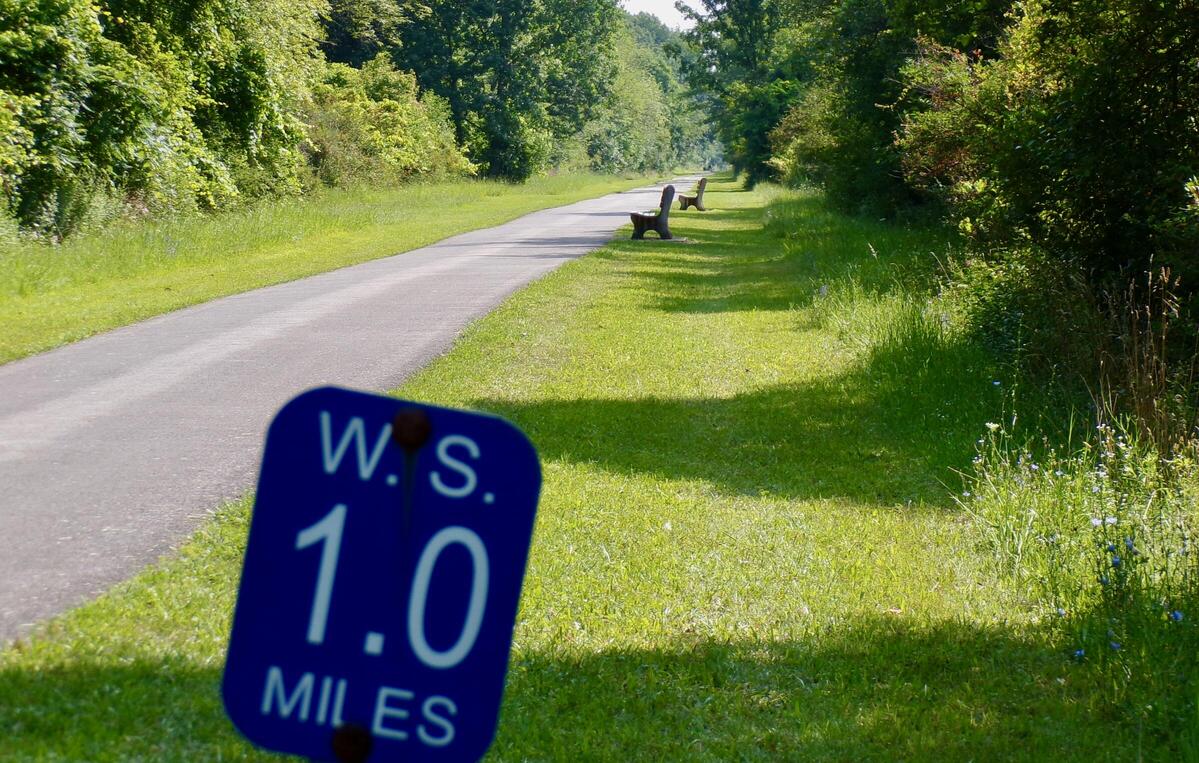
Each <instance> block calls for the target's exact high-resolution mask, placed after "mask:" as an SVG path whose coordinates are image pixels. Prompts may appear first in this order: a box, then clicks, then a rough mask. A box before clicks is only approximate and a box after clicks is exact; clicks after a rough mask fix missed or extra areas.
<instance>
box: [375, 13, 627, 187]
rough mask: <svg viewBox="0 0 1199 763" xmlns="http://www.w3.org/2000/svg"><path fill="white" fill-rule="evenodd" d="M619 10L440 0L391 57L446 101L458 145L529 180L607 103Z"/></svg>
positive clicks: (496, 170) (496, 173) (485, 167)
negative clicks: (612, 47) (413, 72)
mask: <svg viewBox="0 0 1199 763" xmlns="http://www.w3.org/2000/svg"><path fill="white" fill-rule="evenodd" d="M618 14H619V10H618V8H617V7H616V5H615V3H614V2H613V0H586V1H585V2H570V1H568V0H505V1H504V2H500V3H483V2H468V3H461V2H451V1H450V0H437V1H436V2H430V3H428V5H427V8H426V10H425V11H424V12H422V13H421V14H420V15H419V16H418V17H417V18H415V19H414V20H413V21H412V22H411V23H409V24H407V25H406V26H405V27H404V28H403V32H402V44H401V45H400V46H398V47H397V48H394V49H393V50H392V54H393V56H394V57H396V58H397V60H398V61H400V62H401V63H402V64H403V65H404V66H406V67H409V68H411V69H412V70H413V71H415V72H416V74H417V77H418V80H419V82H420V84H421V85H422V87H424V88H426V89H429V90H432V91H433V92H435V93H437V94H438V95H440V96H442V97H443V98H445V99H446V101H447V102H448V103H449V107H450V112H451V114H452V116H453V121H454V126H455V131H456V138H457V141H458V143H459V145H463V146H465V147H466V150H467V155H468V156H469V157H470V159H471V160H472V161H473V162H476V163H477V164H478V165H479V166H480V168H481V169H482V171H483V172H484V173H485V174H487V175H489V176H491V177H499V178H505V179H508V180H515V181H520V180H524V179H526V178H528V177H529V176H530V175H532V174H533V173H535V172H537V171H539V170H542V169H545V168H546V167H547V166H548V165H549V164H550V162H551V161H552V159H553V158H554V156H555V154H556V152H555V144H556V143H557V142H558V141H562V140H564V139H566V138H569V137H570V136H572V135H574V134H575V133H577V132H578V131H579V130H580V129H582V127H583V126H584V124H585V123H586V122H587V121H588V120H589V119H590V118H591V116H592V115H593V113H594V111H595V109H596V107H597V106H598V104H600V103H601V102H602V101H603V99H604V97H605V95H606V93H607V92H608V89H609V85H610V83H611V79H612V77H613V75H614V70H613V66H612V60H611V44H612V43H611V33H612V30H613V29H614V28H615V27H616V25H617V23H618V19H619V15H618Z"/></svg>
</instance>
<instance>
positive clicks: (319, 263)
mask: <svg viewBox="0 0 1199 763" xmlns="http://www.w3.org/2000/svg"><path fill="white" fill-rule="evenodd" d="M645 182H646V179H645V178H639V179H629V178H616V177H609V176H601V175H562V176H555V177H546V178H536V179H533V180H531V181H529V182H528V183H526V184H524V185H512V184H507V183H500V182H494V181H483V180H453V181H445V182H439V183H427V184H414V185H408V186H401V187H396V188H386V189H370V188H355V189H332V190H325V191H321V192H318V193H316V194H314V195H312V196H308V197H304V198H300V199H286V200H280V201H274V202H264V203H259V204H255V205H254V206H252V207H249V208H247V209H244V210H238V211H235V212H228V213H222V214H219V215H213V216H206V217H192V218H185V219H175V220H159V221H143V222H137V223H128V224H119V225H115V226H112V227H111V228H110V229H108V230H106V231H104V232H102V233H96V234H84V235H81V236H78V237H76V238H72V239H68V240H67V242H66V243H64V244H62V245H60V246H46V245H42V244H35V243H25V244H17V245H15V246H9V247H3V246H0V326H3V327H4V331H3V332H0V363H4V362H7V361H10V360H14V359H16V358H20V357H24V356H27V355H32V354H34V353H36V352H41V351H43V350H48V349H51V348H53V347H56V346H58V345H61V344H66V343H68V342H73V341H76V340H78V339H82V338H84V337H87V336H90V335H92V334H95V333H98V332H101V331H105V330H107V329H111V328H116V327H118V326H124V325H127V324H130V323H134V322H136V321H139V320H143V319H145V318H149V317H152V316H155V315H160V314H162V313H165V312H169V311H171V310H176V309H178V308H180V307H186V306H188V305H193V304H197V303H200V302H204V301H207V300H210V299H214V298H216V297H221V296H225V295H228V294H236V293H239V292H243V291H248V290H250V289H256V288H258V287H261V286H268V285H270V284H275V283H281V282H284V281H291V280H294V279H297V278H302V277H304V276H308V275H313V274H315V273H321V272H325V271H328V270H333V269H335V268H340V267H344V266H346V265H353V264H356V263H359V262H364V261H366V260H371V259H376V258H378V257H385V256H388V255H391V254H397V253H399V252H403V251H407V250H410V249H415V248H417V247H420V246H424V245H426V244H430V243H433V242H435V241H438V240H440V239H443V238H446V237H447V236H451V235H454V234H456V233H462V232H464V231H468V230H475V229H478V228H486V227H488V226H492V225H499V224H500V223H503V222H506V221H508V220H511V219H513V218H515V217H518V216H520V215H522V214H526V213H528V212H532V211H535V210H538V209H544V208H546V207H554V206H561V205H563V204H570V203H572V202H575V201H579V200H582V199H587V198H592V197H595V196H600V195H603V194H605V193H610V192H613V191H620V190H625V189H628V188H633V187H636V186H638V185H642V184H644V183H645Z"/></svg>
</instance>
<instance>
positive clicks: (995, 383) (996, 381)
mask: <svg viewBox="0 0 1199 763" xmlns="http://www.w3.org/2000/svg"><path fill="white" fill-rule="evenodd" d="M991 384H994V385H995V386H996V387H998V386H999V380H998V379H996V380H995V381H993V382H991Z"/></svg>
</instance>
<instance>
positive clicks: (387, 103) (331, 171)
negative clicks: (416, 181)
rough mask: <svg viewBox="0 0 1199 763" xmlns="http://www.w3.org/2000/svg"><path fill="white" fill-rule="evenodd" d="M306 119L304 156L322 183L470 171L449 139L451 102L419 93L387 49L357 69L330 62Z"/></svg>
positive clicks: (412, 79)
mask: <svg viewBox="0 0 1199 763" xmlns="http://www.w3.org/2000/svg"><path fill="white" fill-rule="evenodd" d="M307 121H308V124H309V128H308V140H307V146H308V151H309V161H310V163H311V164H312V167H313V170H314V172H315V174H316V176H317V177H318V178H319V179H320V181H321V182H323V183H325V184H326V185H346V184H349V183H353V182H373V183H383V182H387V181H388V180H389V179H390V180H391V181H392V182H395V181H399V180H403V179H405V178H409V177H412V176H416V175H433V176H444V175H463V174H473V173H474V167H473V165H471V163H470V162H468V161H467V160H466V157H465V156H463V154H462V152H461V151H460V150H459V148H458V147H457V146H456V145H455V144H454V130H453V126H452V124H451V122H450V114H449V107H448V106H447V105H446V104H445V102H444V101H443V100H442V99H440V98H439V97H437V96H436V95H434V94H432V93H425V94H424V95H418V93H417V86H416V77H415V76H414V75H412V74H411V73H408V72H400V71H397V70H396V69H395V67H394V66H393V65H392V64H391V62H390V60H389V59H388V58H386V57H385V56H379V57H377V58H375V59H373V60H371V61H368V62H367V63H366V64H365V65H364V66H363V67H362V68H361V69H354V68H352V67H350V66H347V65H345V64H329V65H328V67H327V70H326V74H325V77H324V79H323V81H322V82H321V83H320V84H319V85H317V86H316V87H315V88H314V91H313V98H312V105H311V106H310V110H309V113H308V117H307Z"/></svg>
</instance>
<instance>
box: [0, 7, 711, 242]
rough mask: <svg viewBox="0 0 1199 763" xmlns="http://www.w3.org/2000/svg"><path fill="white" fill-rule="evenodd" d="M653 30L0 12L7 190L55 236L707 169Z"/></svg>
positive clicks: (492, 15) (584, 10) (397, 17)
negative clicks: (348, 194) (497, 185)
mask: <svg viewBox="0 0 1199 763" xmlns="http://www.w3.org/2000/svg"><path fill="white" fill-rule="evenodd" d="M651 22H652V20H651V19H648V18H644V17H643V18H631V17H629V16H628V15H627V14H625V13H624V12H623V11H621V10H620V9H619V7H618V6H617V5H616V2H615V0H581V1H576V0H490V1H485V0H468V1H467V2H450V1H448V0H447V1H444V2H443V1H441V0H422V2H415V1H414V0H181V1H178V2H176V1H175V0H172V2H165V1H163V0H98V1H97V0H0V194H2V195H3V201H4V206H5V208H6V211H7V214H8V215H9V216H11V217H13V218H15V219H16V220H17V221H18V222H19V223H20V224H21V225H22V226H23V227H24V228H26V229H27V230H30V231H34V232H38V233H41V234H46V235H50V236H60V235H63V234H65V233H67V232H69V231H71V230H73V229H75V228H76V227H78V226H79V225H80V224H81V223H82V222H85V221H86V220H88V219H89V218H94V217H97V216H105V215H107V216H111V215H113V214H121V213H129V212H140V213H147V214H148V213H161V212H178V211H187V210H208V209H219V208H222V207H226V206H229V205H231V204H236V203H238V202H239V201H240V200H244V199H253V198H256V197H260V196H264V195H274V194H288V193H298V192H302V191H303V190H305V189H308V188H312V187H315V186H317V185H321V184H324V185H339V184H345V183H352V182H364V181H370V182H393V181H398V180H403V179H406V178H411V177H416V176H428V175H438V174H483V175H487V176H491V177H497V178H504V179H508V180H513V181H521V180H523V179H525V178H527V177H529V176H530V175H531V174H533V173H537V172H543V171H546V170H548V169H551V168H554V167H564V168H584V167H586V168H591V169H597V170H601V171H624V170H650V169H662V168H666V167H670V166H672V165H677V164H679V163H696V162H701V161H703V160H704V159H705V157H707V156H708V155H710V154H711V153H712V151H713V149H712V146H711V142H710V140H709V138H708V130H707V127H706V121H705V119H704V118H703V116H701V115H698V114H696V113H695V110H694V105H695V99H694V98H693V97H692V96H691V95H690V91H689V89H688V88H687V87H686V86H685V85H684V84H682V80H681V77H680V75H679V63H678V62H677V60H675V59H668V58H667V56H666V53H665V51H666V48H667V47H668V46H669V45H671V44H672V43H673V42H674V41H673V36H674V35H673V33H672V32H670V31H669V30H666V29H665V28H653V23H651Z"/></svg>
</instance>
